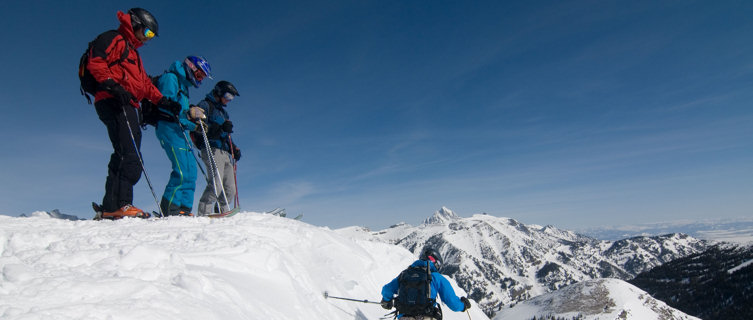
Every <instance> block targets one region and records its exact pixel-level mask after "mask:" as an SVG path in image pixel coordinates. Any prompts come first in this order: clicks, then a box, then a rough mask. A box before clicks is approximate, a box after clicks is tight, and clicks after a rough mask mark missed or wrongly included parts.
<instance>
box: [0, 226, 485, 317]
mask: <svg viewBox="0 0 753 320" xmlns="http://www.w3.org/2000/svg"><path fill="white" fill-rule="evenodd" d="M413 260H415V257H414V256H413V255H412V254H411V253H410V252H408V251H407V250H405V249H403V248H401V247H398V246H394V245H389V244H385V243H379V242H374V241H368V240H362V239H354V238H349V237H347V236H345V235H340V234H338V233H337V232H335V231H332V230H330V229H328V228H324V227H316V226H312V225H308V224H306V223H304V222H300V221H295V220H292V219H286V218H281V217H277V216H272V215H265V214H260V213H252V212H243V213H240V214H238V215H236V216H235V217H232V218H228V219H208V218H185V217H170V218H166V219H152V220H141V219H123V220H119V221H91V220H84V221H68V220H60V219H50V218H43V217H39V216H37V217H31V218H17V217H7V216H0V319H112V320H119V319H223V320H226V319H354V317H356V316H358V315H360V314H363V315H365V316H366V317H367V318H368V319H378V318H380V317H382V316H384V314H385V313H387V311H386V310H384V309H382V308H381V307H380V306H379V305H376V304H364V303H357V302H348V301H341V300H335V299H331V298H330V299H325V298H324V296H323V292H324V291H327V292H329V294H330V295H331V296H339V297H350V298H356V299H368V300H370V301H379V300H380V299H381V296H380V291H381V287H382V285H384V284H385V283H387V282H389V281H390V280H392V278H394V277H395V276H396V275H397V274H398V273H399V272H400V271H401V270H402V269H403V268H405V267H406V266H407V265H408V264H410V263H411V262H413ZM451 281H452V283H453V286H454V288H455V289H456V292H457V293H458V294H459V295H465V292H463V290H462V289H459V288H458V287H457V285H456V284H455V283H454V281H453V280H451ZM444 310H445V319H448V320H453V319H455V320H459V319H467V318H468V317H469V316H471V317H472V318H473V319H474V320H477V319H488V318H487V317H486V316H485V315H484V314H483V313H482V312H481V311H480V310H479V309H478V308H472V309H471V310H470V311H471V312H470V315H466V313H455V312H452V311H450V310H449V309H448V308H446V307H445V308H444Z"/></svg>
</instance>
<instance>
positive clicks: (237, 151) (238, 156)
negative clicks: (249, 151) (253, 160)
mask: <svg viewBox="0 0 753 320" xmlns="http://www.w3.org/2000/svg"><path fill="white" fill-rule="evenodd" d="M233 158H235V161H239V160H241V149H238V148H235V149H234V150H233Z"/></svg>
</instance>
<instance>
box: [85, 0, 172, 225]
mask: <svg viewBox="0 0 753 320" xmlns="http://www.w3.org/2000/svg"><path fill="white" fill-rule="evenodd" d="M117 16H118V20H119V21H120V26H119V27H118V30H117V31H115V30H111V31H107V32H104V33H102V34H100V35H99V36H98V37H97V38H96V39H95V40H94V42H93V44H92V46H91V49H90V50H91V51H90V52H89V61H88V63H87V64H86V68H87V69H88V70H89V72H90V73H91V74H92V76H93V77H94V79H95V80H96V81H97V83H99V88H98V90H97V92H96V93H95V95H94V101H95V102H94V107H95V108H96V110H97V115H99V119H100V120H101V121H102V122H103V123H104V124H105V126H106V127H107V133H108V135H109V137H110V142H111V143H112V148H113V153H112V155H111V156H110V163H109V164H108V166H107V167H108V173H107V180H106V182H105V196H104V198H103V200H102V206H101V211H102V212H101V213H98V214H101V216H100V217H99V218H110V219H118V218H121V217H124V216H130V217H145V216H148V214H145V213H144V212H143V211H142V210H141V209H139V208H136V207H134V206H133V186H134V185H135V184H136V183H137V182H138V181H139V178H141V172H142V169H143V167H142V163H141V159H140V154H139V152H140V151H139V150H140V148H141V127H140V122H139V108H140V107H139V101H141V99H148V100H149V101H151V102H153V103H155V104H159V105H162V106H163V107H164V108H165V109H168V110H171V109H174V107H175V106H174V104H171V102H170V101H169V100H167V99H163V97H162V94H161V93H160V92H159V90H157V88H156V87H155V86H154V85H153V84H152V81H151V79H150V78H149V75H147V73H146V71H144V65H143V63H142V62H141V57H140V56H139V53H138V51H137V49H138V48H139V47H141V46H142V45H144V43H145V42H147V41H149V40H151V39H152V38H154V37H155V36H157V32H158V29H159V24H158V23H157V20H156V19H155V18H154V16H153V15H152V14H151V13H150V12H149V11H147V10H145V9H142V8H132V9H130V10H128V13H123V12H122V11H118V13H117ZM178 107H180V106H179V105H178ZM95 218H98V217H95Z"/></svg>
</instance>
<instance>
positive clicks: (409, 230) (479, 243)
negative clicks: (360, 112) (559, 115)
mask: <svg viewBox="0 0 753 320" xmlns="http://www.w3.org/2000/svg"><path fill="white" fill-rule="evenodd" d="M445 209H446V208H443V209H442V210H440V211H439V212H438V213H435V214H434V216H433V217H432V218H434V217H437V216H438V215H441V212H448V211H449V212H451V211H450V210H449V209H447V210H445ZM453 215H454V216H456V217H455V218H452V219H446V220H443V221H445V222H444V223H439V222H438V219H430V220H432V221H434V222H435V223H431V224H422V225H419V226H416V227H414V226H410V225H407V224H400V225H396V226H393V227H392V228H389V229H385V230H381V231H376V232H371V231H368V230H365V229H362V228H345V229H340V230H338V231H339V232H340V233H341V234H343V235H348V236H350V237H360V238H361V239H364V240H372V241H374V240H379V241H383V242H387V243H392V244H398V245H401V246H403V247H405V248H407V249H408V250H410V251H411V252H414V253H418V251H419V250H421V248H423V247H424V246H425V245H426V244H430V245H432V246H433V247H435V248H437V249H438V250H439V251H440V253H441V254H442V256H443V257H444V259H445V267H444V271H443V272H444V273H445V274H448V275H450V276H451V277H453V278H454V279H455V280H456V281H457V282H458V284H459V285H460V286H461V287H462V288H463V289H464V290H466V291H467V292H469V293H470V296H471V297H472V298H473V299H474V300H475V301H478V302H479V304H480V306H481V307H482V308H483V309H484V310H485V311H486V313H487V315H490V316H491V315H493V314H494V313H495V312H496V311H497V310H499V309H500V308H502V307H503V306H506V305H510V304H512V303H515V302H519V301H524V300H527V299H530V298H532V297H535V296H538V295H541V294H544V293H547V292H551V291H554V290H557V289H559V288H562V287H565V286H567V285H570V284H573V283H576V282H579V281H583V280H590V279H596V278H618V279H625V280H627V279H631V278H633V277H634V276H635V275H637V274H638V273H640V272H643V271H646V270H649V269H651V268H653V267H655V266H658V265H661V264H662V263H665V262H668V261H671V260H674V259H676V258H680V257H684V256H688V255H690V254H694V253H698V252H700V251H702V250H703V249H704V248H705V247H706V243H705V242H704V241H701V240H698V239H694V238H692V237H689V236H687V235H683V234H670V235H664V236H657V237H635V238H630V239H624V240H619V241H602V240H596V239H594V238H590V237H586V236H583V235H579V234H576V233H574V232H571V231H567V230H562V229H558V228H555V227H552V226H543V227H542V226H538V225H525V224H522V223H520V222H518V221H516V220H514V219H510V218H499V217H494V216H490V215H482V214H477V215H474V216H472V217H469V218H460V217H457V215H455V214H454V213H453Z"/></svg>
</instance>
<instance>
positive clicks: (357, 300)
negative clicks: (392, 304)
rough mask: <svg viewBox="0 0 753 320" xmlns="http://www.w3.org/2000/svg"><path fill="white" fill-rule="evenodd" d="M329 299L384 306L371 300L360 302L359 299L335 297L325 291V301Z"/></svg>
mask: <svg viewBox="0 0 753 320" xmlns="http://www.w3.org/2000/svg"><path fill="white" fill-rule="evenodd" d="M327 298H332V299H340V300H347V301H355V302H360V303H373V304H382V303H381V302H374V301H369V300H365V299H364V300H359V299H351V298H343V297H334V296H331V295H329V293H328V292H327V291H324V299H327Z"/></svg>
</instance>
